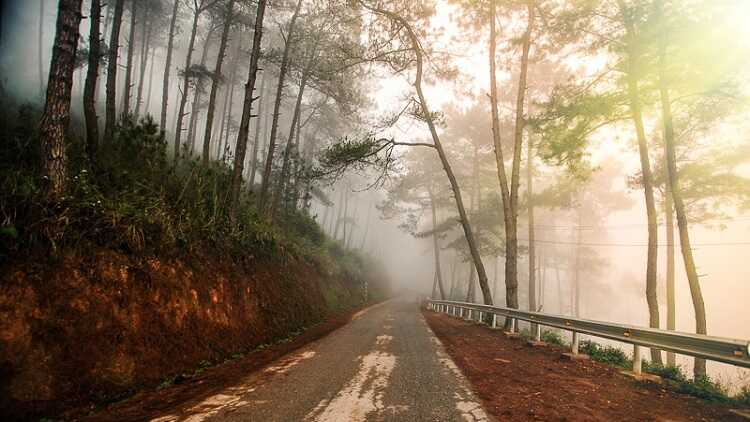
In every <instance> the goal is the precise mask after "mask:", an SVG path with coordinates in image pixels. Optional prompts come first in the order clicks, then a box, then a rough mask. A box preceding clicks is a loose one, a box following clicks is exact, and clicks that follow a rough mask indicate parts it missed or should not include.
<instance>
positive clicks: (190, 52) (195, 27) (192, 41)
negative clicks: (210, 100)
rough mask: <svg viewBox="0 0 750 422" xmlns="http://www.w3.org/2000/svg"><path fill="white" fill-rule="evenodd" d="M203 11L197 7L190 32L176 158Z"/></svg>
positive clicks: (175, 151) (179, 112)
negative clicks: (196, 36) (190, 72)
mask: <svg viewBox="0 0 750 422" xmlns="http://www.w3.org/2000/svg"><path fill="white" fill-rule="evenodd" d="M200 14H201V9H200V8H199V7H196V9H195V13H194V14H193V26H192V29H191V30H190V42H189V43H188V52H187V57H186V58H185V69H184V72H185V74H184V75H183V77H182V92H181V93H180V107H179V108H178V111H177V125H176V126H175V134H174V158H175V160H177V159H178V158H179V157H180V147H181V146H182V121H183V119H184V117H185V104H186V103H187V96H188V91H189V90H190V75H189V74H188V70H189V69H190V65H191V64H192V62H193V50H194V49H195V35H196V32H197V31H198V19H199V18H200Z"/></svg>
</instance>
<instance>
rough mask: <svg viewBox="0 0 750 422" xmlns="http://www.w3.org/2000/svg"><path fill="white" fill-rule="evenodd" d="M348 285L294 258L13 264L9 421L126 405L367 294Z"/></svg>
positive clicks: (6, 365)
mask: <svg viewBox="0 0 750 422" xmlns="http://www.w3.org/2000/svg"><path fill="white" fill-rule="evenodd" d="M30 261H31V260H30ZM44 261H46V260H44ZM44 261H42V260H40V262H44ZM345 279H346V277H345V276H332V275H330V274H327V275H326V274H323V273H322V272H321V271H320V270H319V269H318V268H316V266H314V265H311V264H308V263H305V262H302V261H297V260H294V259H293V258H286V261H285V262H270V261H266V260H262V259H252V258H249V259H247V260H245V262H231V261H229V260H224V261H222V260H218V261H217V260H216V259H215V258H214V259H208V258H206V259H200V258H195V259H191V260H190V262H189V264H187V263H185V262H183V261H180V260H172V261H168V262H165V261H161V260H158V259H155V258H153V259H136V258H133V257H128V256H126V255H124V254H122V253H118V252H112V251H102V252H99V253H96V254H94V253H92V255H90V256H86V257H82V256H81V255H72V254H71V255H69V256H65V257H62V258H61V259H59V260H58V261H57V262H56V263H55V264H53V265H50V264H49V263H47V262H45V264H44V265H43V266H42V265H36V264H34V263H33V262H27V263H25V264H24V265H23V266H16V267H13V266H11V267H10V268H7V267H6V268H4V272H3V275H2V278H0V415H3V419H7V418H11V419H25V418H30V417H32V416H39V415H50V414H55V413H56V412H60V411H62V410H63V409H66V408H69V407H70V406H74V405H75V406H79V405H81V404H82V403H88V402H98V403H104V402H109V401H117V400H118V399H119V398H121V397H124V396H127V395H128V394H130V392H131V391H133V389H137V388H139V387H141V386H155V385H158V384H159V383H161V382H162V381H163V380H164V379H165V378H166V377H169V376H171V375H175V374H180V373H182V372H184V371H193V370H194V369H195V368H196V367H198V366H199V365H201V364H209V363H214V362H220V361H222V360H223V359H225V358H227V357H229V356H231V355H232V354H235V353H237V352H242V351H247V350H250V349H253V348H255V347H256V346H258V345H259V344H262V343H264V342H267V341H270V340H273V339H275V338H279V337H284V336H286V335H288V334H289V333H290V332H293V331H295V330H297V329H299V328H301V327H304V326H308V325H310V324H313V323H315V322H317V321H319V320H321V319H322V318H323V316H324V315H325V314H326V313H327V312H328V311H329V310H330V309H332V308H333V307H339V308H345V307H347V306H353V305H355V304H357V303H358V302H359V301H360V299H361V290H360V288H359V287H358V286H354V285H352V284H353V283H350V282H347V281H345Z"/></svg>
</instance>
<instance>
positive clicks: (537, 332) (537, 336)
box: [534, 324, 542, 342]
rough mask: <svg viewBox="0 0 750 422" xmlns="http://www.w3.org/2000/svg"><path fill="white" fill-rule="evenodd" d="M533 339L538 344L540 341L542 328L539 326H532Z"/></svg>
mask: <svg viewBox="0 0 750 422" xmlns="http://www.w3.org/2000/svg"><path fill="white" fill-rule="evenodd" d="M534 339H535V340H536V341H539V342H541V341H542V326H541V325H539V324H534Z"/></svg>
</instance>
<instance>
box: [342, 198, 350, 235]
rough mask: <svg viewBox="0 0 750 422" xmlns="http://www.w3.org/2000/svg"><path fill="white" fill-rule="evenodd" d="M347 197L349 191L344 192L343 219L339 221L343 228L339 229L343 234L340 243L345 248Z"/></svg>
mask: <svg viewBox="0 0 750 422" xmlns="http://www.w3.org/2000/svg"><path fill="white" fill-rule="evenodd" d="M349 196H350V192H349V189H347V190H345V191H344V218H343V219H342V221H341V225H342V226H343V228H342V229H341V230H342V232H343V234H342V236H341V243H342V244H343V245H344V247H346V225H347V224H348V223H349V221H347V219H348V218H349Z"/></svg>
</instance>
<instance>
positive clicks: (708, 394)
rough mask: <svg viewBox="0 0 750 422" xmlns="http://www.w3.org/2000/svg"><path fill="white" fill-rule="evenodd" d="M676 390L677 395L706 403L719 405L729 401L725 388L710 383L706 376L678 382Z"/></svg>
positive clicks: (715, 383)
mask: <svg viewBox="0 0 750 422" xmlns="http://www.w3.org/2000/svg"><path fill="white" fill-rule="evenodd" d="M676 390H677V392H679V393H683V394H689V395H691V396H694V397H699V398H702V399H704V400H708V401H713V402H720V403H728V402H729V401H730V398H729V396H728V395H727V390H726V388H725V387H724V386H722V385H721V384H719V383H717V382H714V381H712V380H711V378H709V377H708V376H702V377H697V378H696V379H694V380H685V381H682V382H678V383H677V386H676Z"/></svg>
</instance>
